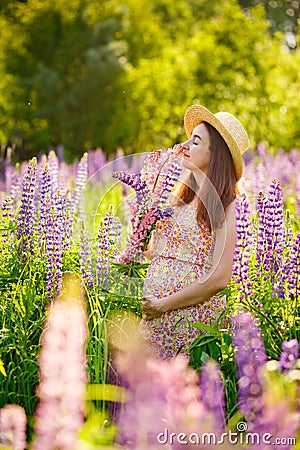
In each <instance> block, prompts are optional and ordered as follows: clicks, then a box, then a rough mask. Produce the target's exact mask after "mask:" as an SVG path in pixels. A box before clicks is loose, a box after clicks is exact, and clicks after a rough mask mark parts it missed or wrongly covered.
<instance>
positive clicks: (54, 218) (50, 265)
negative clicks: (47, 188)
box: [46, 190, 64, 299]
mask: <svg viewBox="0 0 300 450" xmlns="http://www.w3.org/2000/svg"><path fill="white" fill-rule="evenodd" d="M46 225H47V234H46V251H47V273H46V283H47V292H48V295H49V298H50V299H53V298H54V297H55V296H56V295H57V293H59V292H60V290H61V283H62V253H63V242H62V239H63V234H64V230H63V219H62V198H61V193H60V191H59V190H58V191H57V194H56V195H55V197H54V204H52V206H51V207H50V209H49V211H48V214H47V221H46Z"/></svg>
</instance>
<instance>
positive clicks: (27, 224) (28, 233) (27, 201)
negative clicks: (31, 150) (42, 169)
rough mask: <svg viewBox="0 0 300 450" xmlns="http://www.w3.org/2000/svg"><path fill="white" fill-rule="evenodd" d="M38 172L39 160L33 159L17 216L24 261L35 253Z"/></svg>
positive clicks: (20, 246)
mask: <svg viewBox="0 0 300 450" xmlns="http://www.w3.org/2000/svg"><path fill="white" fill-rule="evenodd" d="M36 172H37V160H36V158H33V159H32V160H31V161H30V162H29V164H28V168H27V172H26V173H25V175H24V178H23V181H22V194H21V204H20V209H19V213H18V216H17V224H18V226H17V231H16V237H17V239H18V240H19V244H18V252H19V255H20V258H21V259H23V260H24V259H26V258H27V257H28V256H29V255H30V254H32V253H33V234H34V223H35V220H34V218H35V191H36Z"/></svg>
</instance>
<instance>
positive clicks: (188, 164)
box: [181, 123, 210, 172]
mask: <svg viewBox="0 0 300 450" xmlns="http://www.w3.org/2000/svg"><path fill="white" fill-rule="evenodd" d="M182 146H183V148H184V154H183V158H182V162H181V163H182V166H183V167H185V168H186V169H189V170H192V171H193V170H194V171H195V170H197V169H200V170H201V171H202V172H206V169H207V166H208V163H209V160H210V139H209V134H208V131H207V129H206V127H205V125H204V123H200V124H199V125H197V126H196V127H195V128H194V130H193V133H192V136H191V137H190V139H189V140H188V141H186V142H183V144H182Z"/></svg>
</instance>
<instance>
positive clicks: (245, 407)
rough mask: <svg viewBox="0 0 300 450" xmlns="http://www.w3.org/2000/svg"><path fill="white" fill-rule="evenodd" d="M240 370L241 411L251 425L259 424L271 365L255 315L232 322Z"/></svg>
mask: <svg viewBox="0 0 300 450" xmlns="http://www.w3.org/2000/svg"><path fill="white" fill-rule="evenodd" d="M231 323H232V326H233V337H232V340H233V344H234V346H235V349H236V351H235V356H234V359H235V361H236V365H237V369H238V378H239V381H238V389H239V409H240V411H241V412H242V414H243V415H244V416H245V419H246V421H247V422H249V423H251V422H254V421H257V420H258V417H259V416H261V415H262V410H263V397H262V393H263V388H264V385H263V378H262V369H263V366H264V364H265V362H266V361H267V356H266V352H265V348H264V345H263V342H262V338H261V334H260V330H259V328H258V327H257V326H256V324H255V322H254V319H253V317H252V315H251V314H250V313H248V312H243V313H240V314H238V315H237V316H235V317H233V318H232V319H231Z"/></svg>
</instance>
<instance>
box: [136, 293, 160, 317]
mask: <svg viewBox="0 0 300 450" xmlns="http://www.w3.org/2000/svg"><path fill="white" fill-rule="evenodd" d="M141 303H142V311H143V319H145V320H152V319H156V318H157V317H160V316H161V315H162V314H163V313H164V312H165V311H164V310H163V303H164V302H163V298H157V297H154V295H145V296H144V297H143V298H142V302H141Z"/></svg>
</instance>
